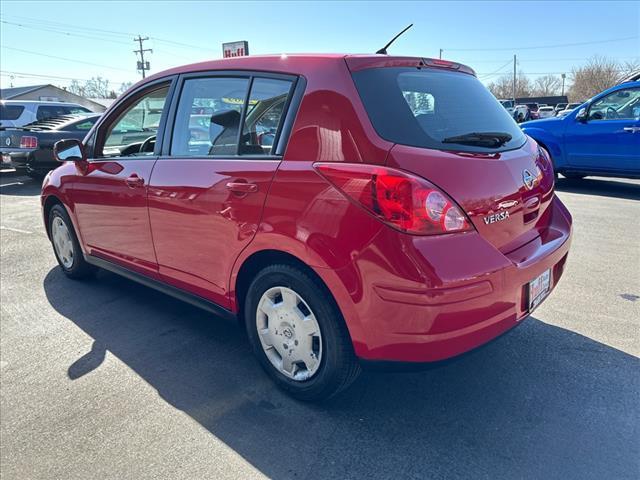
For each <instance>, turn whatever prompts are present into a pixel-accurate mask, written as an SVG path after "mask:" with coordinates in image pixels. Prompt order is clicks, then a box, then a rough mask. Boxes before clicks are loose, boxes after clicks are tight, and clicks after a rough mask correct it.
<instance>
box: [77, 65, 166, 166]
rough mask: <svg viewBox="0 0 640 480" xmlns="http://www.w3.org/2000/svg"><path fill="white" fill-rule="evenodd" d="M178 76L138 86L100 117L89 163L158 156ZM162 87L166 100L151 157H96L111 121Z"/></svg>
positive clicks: (144, 157) (144, 156) (89, 153)
mask: <svg viewBox="0 0 640 480" xmlns="http://www.w3.org/2000/svg"><path fill="white" fill-rule="evenodd" d="M177 78H178V75H170V76H168V77H162V78H158V79H156V80H153V81H151V82H148V83H145V84H143V85H140V87H139V88H136V89H135V90H133V91H132V92H130V93H129V94H127V95H126V96H125V97H123V98H122V99H120V100H119V101H118V102H117V103H116V104H115V105H114V107H113V108H112V109H110V112H109V114H108V115H105V116H103V117H101V118H100V119H99V120H98V122H96V125H94V129H95V133H94V134H93V135H92V136H93V144H92V145H91V151H90V152H87V154H88V159H89V161H90V162H104V161H114V159H118V160H122V161H126V160H141V159H145V160H149V159H156V158H157V157H158V155H159V154H160V151H161V148H162V144H163V142H164V132H165V127H166V122H167V118H168V114H169V103H170V102H171V101H172V99H173V93H174V91H175V87H176V81H177ZM163 86H167V87H169V88H168V90H167V98H166V100H165V104H164V107H163V109H162V115H161V116H160V123H159V125H158V131H157V133H156V144H155V148H154V150H153V155H128V156H126V157H122V156H116V157H96V156H95V155H96V151H97V149H98V146H102V147H104V140H105V138H104V137H105V135H106V131H107V130H108V129H109V127H110V126H111V125H112V124H113V121H115V120H117V119H118V117H119V116H120V115H121V114H122V113H123V112H124V111H126V110H127V109H128V108H130V107H131V106H132V105H133V104H134V103H135V102H137V101H138V100H140V99H141V98H142V97H144V96H145V95H147V94H149V93H151V92H153V91H154V90H159V89H160V88H162V87H163Z"/></svg>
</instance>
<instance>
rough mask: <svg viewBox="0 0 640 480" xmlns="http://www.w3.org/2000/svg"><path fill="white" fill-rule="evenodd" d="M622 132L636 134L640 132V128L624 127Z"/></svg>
mask: <svg viewBox="0 0 640 480" xmlns="http://www.w3.org/2000/svg"><path fill="white" fill-rule="evenodd" d="M623 130H624V131H625V132H631V133H636V132H640V127H624V128H623Z"/></svg>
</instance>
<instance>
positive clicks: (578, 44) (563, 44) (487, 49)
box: [445, 35, 639, 52]
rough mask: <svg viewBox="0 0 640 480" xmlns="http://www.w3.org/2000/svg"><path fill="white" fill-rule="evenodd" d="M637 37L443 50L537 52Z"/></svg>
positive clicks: (628, 38) (636, 37) (635, 37)
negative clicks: (545, 49)
mask: <svg viewBox="0 0 640 480" xmlns="http://www.w3.org/2000/svg"><path fill="white" fill-rule="evenodd" d="M638 38H639V37H638V36H637V35H636V36H633V37H622V38H611V39H609V40H595V41H591V42H576V43H557V44H555V45H538V46H535V47H500V48H445V50H447V51H449V52H499V51H514V50H537V49H544V48H559V47H579V46H582V45H595V44H599V43H613V42H623V41H626V40H636V39H638Z"/></svg>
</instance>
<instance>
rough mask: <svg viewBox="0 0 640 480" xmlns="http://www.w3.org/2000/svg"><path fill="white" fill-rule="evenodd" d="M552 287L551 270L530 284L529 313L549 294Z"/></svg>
mask: <svg viewBox="0 0 640 480" xmlns="http://www.w3.org/2000/svg"><path fill="white" fill-rule="evenodd" d="M550 287H551V270H547V271H545V272H543V273H542V275H540V276H539V277H537V278H536V279H534V280H532V281H530V282H529V311H530V312H532V311H533V309H534V308H536V307H537V306H538V305H540V303H541V302H542V300H544V298H545V297H546V296H547V294H548V293H549V289H550Z"/></svg>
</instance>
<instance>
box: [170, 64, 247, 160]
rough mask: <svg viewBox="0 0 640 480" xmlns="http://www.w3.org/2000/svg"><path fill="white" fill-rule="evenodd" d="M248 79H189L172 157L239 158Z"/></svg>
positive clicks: (186, 82) (173, 139)
mask: <svg viewBox="0 0 640 480" xmlns="http://www.w3.org/2000/svg"><path fill="white" fill-rule="evenodd" d="M248 88H249V79H248V78H233V77H216V78H193V79H189V80H185V82H184V86H183V88H182V94H181V95H180V101H179V103H178V111H177V113H176V121H175V125H174V128H173V137H172V139H171V155H175V156H182V157H200V156H209V155H235V154H236V152H237V150H238V135H239V131H240V118H241V116H242V106H243V105H244V102H245V99H246V97H247V89H248Z"/></svg>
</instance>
